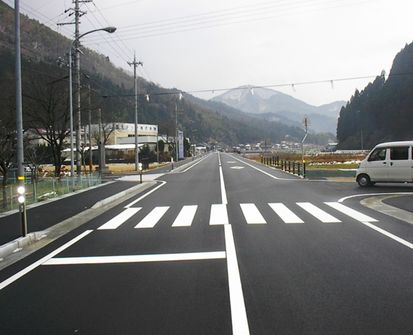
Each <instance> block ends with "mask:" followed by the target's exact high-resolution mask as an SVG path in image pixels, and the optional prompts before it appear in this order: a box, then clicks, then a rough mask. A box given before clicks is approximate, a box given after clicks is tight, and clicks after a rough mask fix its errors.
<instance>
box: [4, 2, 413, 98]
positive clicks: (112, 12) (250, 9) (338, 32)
mask: <svg viewBox="0 0 413 335" xmlns="http://www.w3.org/2000/svg"><path fill="white" fill-rule="evenodd" d="M3 1H4V2H6V3H8V4H9V5H12V6H14V1H13V0H3ZM20 3H21V5H20V6H21V11H22V12H23V13H25V14H27V15H29V16H30V17H32V18H36V19H37V20H39V21H40V22H42V23H44V24H46V25H48V26H50V27H52V28H53V29H55V30H58V31H59V32H61V33H62V34H64V35H66V36H69V37H73V32H74V26H70V25H68V26H64V27H61V28H57V26H56V23H57V22H70V21H71V20H72V18H73V17H70V18H68V17H67V15H68V14H69V12H68V13H66V14H64V10H65V9H68V8H70V7H73V4H72V0H53V1H50V0H20ZM81 8H82V9H83V10H85V11H87V14H86V15H84V16H83V17H82V19H81V27H80V29H81V33H83V32H86V31H89V30H91V29H95V28H99V27H103V26H108V25H113V26H116V27H117V31H116V32H115V33H114V34H107V33H104V32H98V33H94V34H91V35H89V36H87V37H85V38H84V40H82V41H83V44H84V45H86V46H88V47H90V48H92V49H94V50H96V51H98V52H100V53H103V54H105V55H108V56H109V57H110V59H111V61H112V62H114V63H115V64H116V65H117V66H120V67H122V68H125V69H126V68H129V66H128V65H127V64H126V61H128V60H129V61H130V60H131V59H132V58H133V52H134V51H136V56H137V58H138V60H140V61H142V62H143V63H144V69H143V72H142V70H140V74H141V75H142V76H143V77H145V78H146V79H148V80H151V81H154V82H156V83H158V84H160V85H161V86H163V87H167V88H171V87H176V88H179V89H182V90H184V91H196V90H204V89H207V90H211V91H212V90H215V92H214V93H212V92H209V93H204V94H200V93H199V94H195V95H197V96H200V97H203V98H210V97H212V96H213V95H214V94H219V93H220V92H217V91H216V90H217V89H220V88H231V87H238V86H241V85H246V84H249V85H256V86H267V85H268V86H270V85H274V87H273V88H274V89H276V90H279V91H282V92H284V93H287V94H290V95H292V96H294V97H296V98H298V99H301V100H304V101H305V102H307V103H310V104H313V105H321V104H325V103H329V102H332V101H335V100H348V99H349V98H350V96H351V95H352V94H353V93H354V90H355V89H356V88H358V89H363V88H364V87H365V85H366V84H367V83H368V82H369V81H370V80H372V79H362V80H360V79H359V80H346V81H334V82H333V83H332V84H331V83H330V82H329V81H330V80H334V79H339V78H352V77H360V76H370V75H379V74H380V72H381V71H382V70H385V71H386V73H388V72H389V70H390V68H391V65H392V61H393V58H394V56H395V55H396V54H397V53H398V52H399V51H400V50H401V49H402V48H403V47H404V45H405V44H406V43H410V42H411V41H412V40H413V23H412V22H413V21H412V19H411V17H412V15H413V14H412V13H413V1H412V0H272V1H269V0H117V1H113V0H94V2H93V3H89V4H83V5H82V6H81ZM321 80H327V82H326V83H318V84H312V85H299V84H298V83H302V82H312V81H321ZM280 84H286V86H283V87H276V85H280ZM292 84H295V85H294V87H293V86H292Z"/></svg>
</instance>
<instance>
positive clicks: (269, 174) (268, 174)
mask: <svg viewBox="0 0 413 335" xmlns="http://www.w3.org/2000/svg"><path fill="white" fill-rule="evenodd" d="M231 157H232V158H234V159H236V160H237V161H239V162H241V163H243V164H245V165H247V166H249V167H251V168H253V169H255V170H257V171H259V172H261V173H263V174H265V175H267V176H268V177H271V178H273V179H276V180H296V179H293V178H291V179H289V178H278V177H276V176H273V175H272V174H271V173H268V172H265V171H263V170H261V169H259V168H257V167H256V166H254V165H251V164H249V163H247V162H244V161H243V160H241V159H239V158H237V157H234V156H231Z"/></svg>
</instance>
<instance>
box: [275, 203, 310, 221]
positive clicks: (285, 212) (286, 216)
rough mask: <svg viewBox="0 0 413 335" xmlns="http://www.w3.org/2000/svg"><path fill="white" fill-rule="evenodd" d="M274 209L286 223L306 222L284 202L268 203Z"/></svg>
mask: <svg viewBox="0 0 413 335" xmlns="http://www.w3.org/2000/svg"><path fill="white" fill-rule="evenodd" d="M268 205H269V206H270V207H271V208H272V210H273V211H274V212H275V213H276V214H277V215H278V216H279V217H280V218H281V220H283V221H284V222H285V223H304V221H303V220H301V219H300V218H299V217H298V216H297V215H295V214H294V213H293V212H292V211H291V210H290V209H289V208H288V207H287V206H285V205H284V204H283V203H280V202H279V203H272V204H268Z"/></svg>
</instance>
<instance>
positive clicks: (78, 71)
mask: <svg viewBox="0 0 413 335" xmlns="http://www.w3.org/2000/svg"><path fill="white" fill-rule="evenodd" d="M97 31H106V32H107V33H110V34H111V33H114V32H115V31H116V28H115V27H106V28H100V29H93V30H90V31H88V32H86V33H83V34H81V35H79V36H78V37H77V38H75V39H74V40H73V41H72V43H71V45H70V49H69V96H70V97H69V105H70V175H71V178H72V187H74V179H73V177H74V154H73V92H72V49H73V47H74V46H75V44H77V43H78V42H79V40H80V39H81V38H82V37H83V36H86V35H89V34H91V33H94V32H97ZM75 51H76V53H75V55H76V82H77V91H76V100H77V113H76V114H77V115H76V116H77V120H76V167H77V173H78V175H79V176H80V173H81V165H80V159H79V153H80V126H81V125H80V123H81V113H80V57H79V50H78V48H76V50H75Z"/></svg>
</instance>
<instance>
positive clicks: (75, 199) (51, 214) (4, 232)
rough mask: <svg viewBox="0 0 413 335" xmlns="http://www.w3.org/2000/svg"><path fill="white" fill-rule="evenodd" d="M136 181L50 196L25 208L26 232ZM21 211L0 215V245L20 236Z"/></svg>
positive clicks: (130, 186)
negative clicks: (54, 197)
mask: <svg viewBox="0 0 413 335" xmlns="http://www.w3.org/2000/svg"><path fill="white" fill-rule="evenodd" d="M136 185H138V184H137V183H136V182H126V181H112V182H106V183H104V184H102V185H99V186H98V187H92V188H90V189H87V190H86V191H83V192H75V193H72V194H70V196H66V197H61V198H58V199H53V201H48V202H45V203H44V204H41V203H40V204H39V205H37V206H33V207H31V208H29V209H28V210H27V222H28V223H27V227H28V232H29V233H31V232H36V231H42V230H45V229H47V228H49V227H51V226H53V225H55V224H57V223H59V222H62V221H64V220H66V219H68V218H70V217H73V216H74V215H76V214H79V213H81V212H83V211H85V210H87V209H89V208H92V206H93V205H95V204H96V203H97V202H99V201H102V200H104V199H107V198H109V197H111V196H113V195H115V194H118V193H120V192H122V191H125V190H127V189H130V188H132V187H134V186H136ZM20 225H21V224H20V213H19V212H16V213H14V214H11V215H7V216H3V217H0V246H1V245H3V244H5V243H8V242H10V241H12V240H14V239H16V238H19V237H21V231H20V229H21V228H20Z"/></svg>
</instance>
